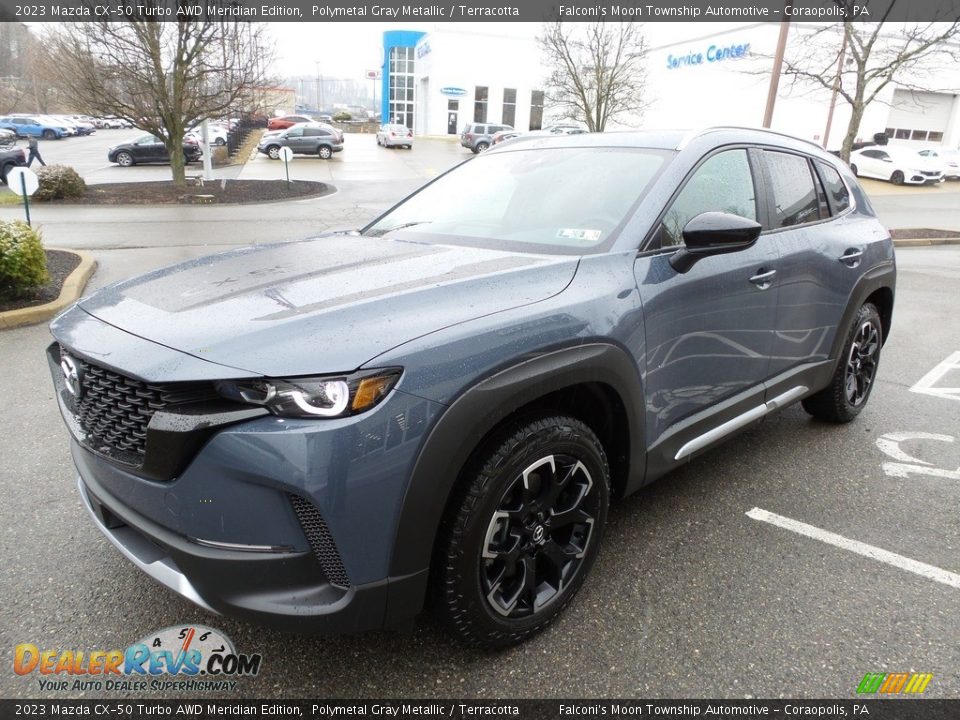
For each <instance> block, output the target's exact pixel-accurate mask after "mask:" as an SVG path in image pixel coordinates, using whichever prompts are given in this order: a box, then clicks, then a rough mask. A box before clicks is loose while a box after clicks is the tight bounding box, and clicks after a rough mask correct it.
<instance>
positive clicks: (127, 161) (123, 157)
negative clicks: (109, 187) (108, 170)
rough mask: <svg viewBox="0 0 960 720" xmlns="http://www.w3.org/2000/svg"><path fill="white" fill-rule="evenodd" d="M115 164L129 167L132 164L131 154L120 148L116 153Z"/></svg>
mask: <svg viewBox="0 0 960 720" xmlns="http://www.w3.org/2000/svg"><path fill="white" fill-rule="evenodd" d="M117 165H119V166H120V167H130V166H131V165H133V155H131V154H130V153H128V152H126V151H125V150H121V151H120V152H118V153H117Z"/></svg>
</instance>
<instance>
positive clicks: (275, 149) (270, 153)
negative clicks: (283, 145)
mask: <svg viewBox="0 0 960 720" xmlns="http://www.w3.org/2000/svg"><path fill="white" fill-rule="evenodd" d="M267 157H269V158H270V159H271V160H279V159H280V146H279V145H271V146H270V147H268V148H267Z"/></svg>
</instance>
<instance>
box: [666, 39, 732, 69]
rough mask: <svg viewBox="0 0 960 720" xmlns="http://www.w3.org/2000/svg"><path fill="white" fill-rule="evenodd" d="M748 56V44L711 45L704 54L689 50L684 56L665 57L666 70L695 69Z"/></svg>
mask: <svg viewBox="0 0 960 720" xmlns="http://www.w3.org/2000/svg"><path fill="white" fill-rule="evenodd" d="M749 54H750V43H733V44H732V45H711V46H710V47H708V48H707V50H706V52H697V51H693V50H691V51H690V52H688V53H687V54H686V55H680V56H677V55H667V69H668V70H677V69H678V68H684V67H696V66H698V65H703V64H704V63H718V62H723V61H724V60H738V59H740V58H745V57H747V56H748V55H749Z"/></svg>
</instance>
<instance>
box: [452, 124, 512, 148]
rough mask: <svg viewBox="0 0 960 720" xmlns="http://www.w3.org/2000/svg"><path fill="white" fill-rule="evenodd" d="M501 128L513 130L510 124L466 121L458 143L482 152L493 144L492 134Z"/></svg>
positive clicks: (501, 129)
mask: <svg viewBox="0 0 960 720" xmlns="http://www.w3.org/2000/svg"><path fill="white" fill-rule="evenodd" d="M503 130H513V128H512V127H511V126H510V125H494V124H493V123H468V124H467V125H465V126H464V128H463V130H462V131H461V132H460V144H461V145H462V146H463V147H465V148H469V149H470V150H472V151H473V152H474V154H476V153H482V152H483V151H484V150H486V149H487V148H488V147H490V146H491V145H492V144H493V136H494V135H496V134H497V133H498V132H501V131H503Z"/></svg>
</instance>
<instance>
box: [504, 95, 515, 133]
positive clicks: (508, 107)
mask: <svg viewBox="0 0 960 720" xmlns="http://www.w3.org/2000/svg"><path fill="white" fill-rule="evenodd" d="M516 119H517V89H516V88H504V90H503V124H504V125H509V126H510V127H513V124H514V122H515V121H516Z"/></svg>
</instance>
